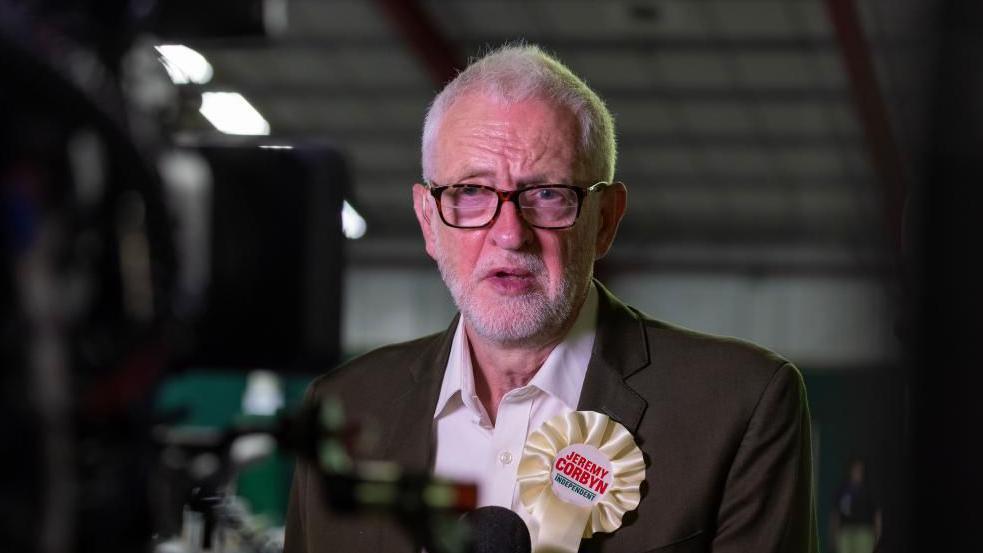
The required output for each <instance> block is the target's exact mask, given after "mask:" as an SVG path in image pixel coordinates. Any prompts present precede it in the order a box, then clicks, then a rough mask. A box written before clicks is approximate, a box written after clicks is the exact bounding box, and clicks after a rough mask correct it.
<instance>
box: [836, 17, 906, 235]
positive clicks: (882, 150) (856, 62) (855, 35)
mask: <svg viewBox="0 0 983 553" xmlns="http://www.w3.org/2000/svg"><path fill="white" fill-rule="evenodd" d="M826 8H827V10H828V12H829V15H830V20H831V21H832V23H833V28H834V29H835V31H836V36H837V39H838V40H839V43H840V52H841V54H842V58H843V63H844V65H845V67H846V70H847V74H848V75H849V81H850V90H851V92H852V95H853V99H854V104H855V106H856V109H857V115H858V116H859V119H860V121H861V123H862V126H863V129H864V137H865V139H866V143H867V151H868V153H869V154H870V158H871V163H872V164H873V166H874V169H875V170H876V172H877V175H878V182H879V183H880V185H881V189H882V193H883V197H884V210H885V216H886V221H887V224H888V225H889V228H888V232H889V235H890V236H891V239H892V240H893V242H894V245H895V247H896V248H897V249H896V252H898V253H900V251H901V243H902V219H903V214H904V203H905V196H906V188H907V187H906V180H907V178H906V171H905V165H904V162H903V160H902V156H901V151H900V149H899V148H898V144H897V142H896V140H895V137H894V133H893V132H892V129H891V120H890V116H889V114H888V109H887V106H886V105H885V103H884V97H883V95H882V94H881V88H880V85H879V83H878V80H877V73H876V71H875V68H874V62H873V59H872V56H871V52H870V45H869V43H868V42H867V39H866V37H865V36H864V30H863V27H862V26H861V24H860V18H859V17H858V14H857V9H856V5H855V3H854V0H826Z"/></svg>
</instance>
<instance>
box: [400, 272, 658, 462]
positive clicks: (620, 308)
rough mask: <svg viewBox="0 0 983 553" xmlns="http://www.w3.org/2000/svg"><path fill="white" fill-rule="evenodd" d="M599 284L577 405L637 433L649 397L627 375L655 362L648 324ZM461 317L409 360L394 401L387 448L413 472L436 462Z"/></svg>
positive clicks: (595, 282)
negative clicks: (445, 385)
mask: <svg viewBox="0 0 983 553" xmlns="http://www.w3.org/2000/svg"><path fill="white" fill-rule="evenodd" d="M594 284H595V285H596V286H597V292H598V320H597V337H596V338H595V340H594V350H593V352H592V353H591V359H590V363H589V364H588V367H587V376H586V377H585V378H584V386H583V390H582V391H581V394H580V402H579V404H578V407H577V408H578V409H580V410H583V411H597V412H599V413H604V414H606V415H607V416H609V417H611V418H612V419H614V420H616V421H618V422H619V423H621V424H622V425H623V426H624V427H625V428H627V429H628V431H629V432H632V433H634V432H635V430H636V429H637V428H638V424H639V422H640V421H641V418H642V414H643V413H644V412H645V407H646V402H645V400H644V399H643V398H642V397H641V396H640V395H639V394H638V393H636V392H635V391H634V390H632V388H631V387H630V386H628V384H626V383H625V379H626V378H628V377H629V376H631V375H632V374H634V373H636V372H638V371H639V370H641V369H642V368H644V367H645V366H647V365H648V364H649V362H650V357H649V349H648V341H647V338H646V333H645V329H644V327H643V324H642V321H641V320H640V319H639V316H638V314H637V313H635V312H634V311H633V310H632V309H631V308H629V307H628V306H626V305H625V304H623V303H621V301H620V300H618V298H616V297H615V296H614V295H613V294H612V293H611V292H610V291H608V289H607V288H605V287H604V286H602V285H601V283H600V282H597V281H596V280H595V281H594ZM458 317H460V315H458V316H457V317H455V318H454V320H453V321H452V322H451V324H450V326H449V327H448V328H447V330H446V331H444V333H443V334H440V335H437V336H434V337H433V338H432V339H430V340H428V341H427V345H426V346H425V347H424V349H423V350H422V351H421V352H420V354H419V355H418V356H417V357H416V358H415V359H412V360H409V366H408V369H409V372H410V375H411V377H412V382H411V384H410V386H408V387H407V389H406V390H405V391H404V392H403V393H402V394H401V395H400V396H398V397H397V399H396V400H395V401H394V402H393V410H392V414H393V418H392V420H393V421H395V424H393V425H392V426H391V427H390V431H389V436H388V438H389V439H388V440H387V441H386V450H385V452H384V453H385V456H386V457H387V458H390V459H392V460H394V461H397V462H398V463H400V464H401V465H402V466H403V467H406V468H407V469H408V470H411V471H420V472H424V471H428V470H430V467H431V466H432V464H433V449H434V448H433V413H434V410H435V409H436V405H437V396H438V395H439V394H440V386H441V383H442V382H443V375H444V369H445V368H446V367H447V359H448V356H449V355H450V350H451V344H452V342H453V339H454V332H455V330H456V329H457V324H458ZM421 446H423V447H421Z"/></svg>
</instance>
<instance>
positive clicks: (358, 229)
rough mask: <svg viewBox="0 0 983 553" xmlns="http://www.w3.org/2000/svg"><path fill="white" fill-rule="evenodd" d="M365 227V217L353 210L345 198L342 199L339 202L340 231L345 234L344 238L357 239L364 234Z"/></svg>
mask: <svg viewBox="0 0 983 553" xmlns="http://www.w3.org/2000/svg"><path fill="white" fill-rule="evenodd" d="M366 228H367V225H366V224H365V219H364V218H362V216H361V215H359V214H358V212H357V211H355V208H354V207H352V204H350V203H348V201H347V200H345V201H343V202H342V204H341V232H343V233H344V234H345V238H349V239H351V240H358V239H359V238H361V237H363V236H365V230H366Z"/></svg>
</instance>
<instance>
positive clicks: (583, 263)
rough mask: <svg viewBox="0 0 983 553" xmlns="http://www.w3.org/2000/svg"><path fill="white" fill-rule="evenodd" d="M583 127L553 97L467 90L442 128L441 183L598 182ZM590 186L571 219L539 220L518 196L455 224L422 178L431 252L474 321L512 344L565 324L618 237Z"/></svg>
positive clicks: (421, 211)
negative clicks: (554, 223)
mask: <svg viewBox="0 0 983 553" xmlns="http://www.w3.org/2000/svg"><path fill="white" fill-rule="evenodd" d="M578 136H579V127H578V124H577V121H576V119H575V118H574V116H573V114H571V113H569V112H568V111H566V110H562V109H557V108H554V107H552V106H550V105H549V104H547V103H545V102H542V101H539V100H527V101H523V102H520V103H516V104H512V105H507V104H505V103H502V102H498V101H496V100H494V99H492V98H488V97H485V96H482V95H476V94H472V95H469V96H464V97H462V98H460V99H459V100H458V101H457V102H455V103H454V104H453V105H452V106H451V108H450V109H449V110H448V111H447V112H446V114H445V116H444V119H443V121H442V123H441V126H440V128H439V129H438V133H437V138H436V144H435V146H436V148H435V150H434V152H435V156H436V157H435V159H434V164H433V167H434V174H433V179H434V183H435V184H437V185H446V184H454V183H472V184H483V185H487V186H493V187H495V188H498V189H501V190H514V189H517V188H522V187H525V186H529V185H534V184H545V183H572V184H577V185H579V186H589V185H590V184H593V182H588V181H590V177H589V175H588V174H587V172H586V167H584V164H583V163H582V162H581V160H580V158H579V156H578V151H577V137H578ZM592 196H595V197H588V198H587V199H585V201H584V209H583V211H582V212H581V216H580V218H579V219H578V220H577V223H576V224H575V225H574V226H573V227H572V228H569V229H564V230H544V229H537V228H533V227H531V226H529V225H528V224H527V223H526V222H525V221H524V220H523V219H522V218H521V216H520V215H519V213H518V212H517V211H516V208H515V204H512V203H507V204H504V205H502V209H501V212H500V213H499V215H498V218H497V219H496V220H495V221H494V222H492V223H491V224H490V225H488V226H486V227H483V228H480V229H456V228H452V227H448V226H446V225H445V224H444V223H443V222H442V221H441V220H440V216H439V214H438V213H437V211H436V205H435V203H434V200H433V198H432V196H430V194H429V193H428V192H427V191H426V190H425V189H424V188H423V187H422V186H420V185H417V186H416V187H415V188H414V204H415V209H416V211H417V217H418V219H419V220H420V225H421V227H422V230H423V234H424V238H425V240H426V244H427V252H428V253H429V254H430V256H431V257H433V258H434V259H435V260H436V261H437V264H438V266H439V268H440V272H441V275H442V277H443V279H444V282H445V283H446V284H447V287H448V288H449V289H450V292H451V295H452V296H453V297H454V301H455V302H456V304H457V306H458V308H459V309H460V310H461V313H462V314H463V315H464V317H465V322H466V323H467V324H468V327H469V330H471V331H472V332H476V333H477V334H478V335H480V336H482V337H484V338H486V339H490V340H493V341H496V342H499V343H511V344H521V343H528V342H530V341H542V340H550V339H553V338H556V337H557V336H556V334H558V333H559V332H562V331H563V330H565V328H566V325H567V324H568V323H569V322H572V317H573V316H574V315H575V314H576V310H577V309H578V308H579V306H580V304H581V302H582V301H583V299H584V297H585V295H586V291H587V286H588V284H589V282H590V276H591V272H592V267H593V263H594V260H595V257H596V255H597V254H598V253H602V254H603V253H604V251H606V249H607V247H608V245H610V239H611V238H613V230H612V231H611V232H609V233H605V232H600V229H601V227H603V226H604V225H603V224H602V219H603V216H602V215H601V214H600V212H599V209H598V203H599V197H600V194H596V193H595V194H593V195H592ZM621 209H623V203H622V205H621ZM617 218H619V219H620V213H619V214H618V217H617ZM616 224H617V223H615V226H616ZM608 234H610V236H608ZM601 235H604V236H601Z"/></svg>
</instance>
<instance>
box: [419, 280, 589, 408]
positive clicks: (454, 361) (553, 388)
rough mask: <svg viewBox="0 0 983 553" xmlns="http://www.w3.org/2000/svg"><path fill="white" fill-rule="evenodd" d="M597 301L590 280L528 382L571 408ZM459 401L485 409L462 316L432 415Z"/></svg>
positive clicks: (577, 396)
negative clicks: (572, 315) (564, 329)
mask: <svg viewBox="0 0 983 553" xmlns="http://www.w3.org/2000/svg"><path fill="white" fill-rule="evenodd" d="M597 305H598V297H597V287H596V286H595V285H594V283H593V281H592V282H591V283H590V286H589V287H588V289H587V299H586V300H584V304H583V306H581V308H580V313H578V314H577V319H576V320H575V321H574V323H573V326H572V327H571V328H570V331H569V332H568V333H567V335H566V336H565V337H564V339H563V341H561V342H560V343H559V344H557V346H556V347H555V348H553V351H551V352H550V354H549V356H547V358H546V361H545V362H543V366H542V367H540V369H539V370H538V371H536V374H535V375H534V376H533V378H532V380H531V381H530V382H529V384H528V386H533V387H536V388H538V389H539V390H542V391H543V392H546V393H548V394H550V395H552V396H555V397H556V398H558V399H559V400H560V401H562V402H563V403H564V404H566V406H567V407H568V408H570V409H576V408H577V404H578V403H579V401H580V392H581V389H582V388H583V384H584V377H585V376H586V375H587V365H588V363H589V362H590V356H591V351H592V350H593V348H594V338H595V337H596V335H597ZM461 404H463V405H464V406H466V407H467V408H469V409H471V410H472V411H474V412H476V413H484V407H483V406H482V405H481V402H480V401H478V398H477V394H476V392H475V387H474V368H473V366H472V364H471V346H470V345H469V344H468V338H467V332H465V331H464V317H461V318H460V320H459V321H458V323H457V329H456V330H455V331H454V341H453V342H452V343H451V351H450V356H448V358H447V368H446V370H445V371H444V380H443V383H442V384H441V387H440V395H438V396H437V408H436V409H435V411H434V418H435V419H436V418H439V417H440V416H441V415H442V414H444V413H445V412H446V411H448V410H450V409H453V408H454V407H456V406H458V405H461Z"/></svg>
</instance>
